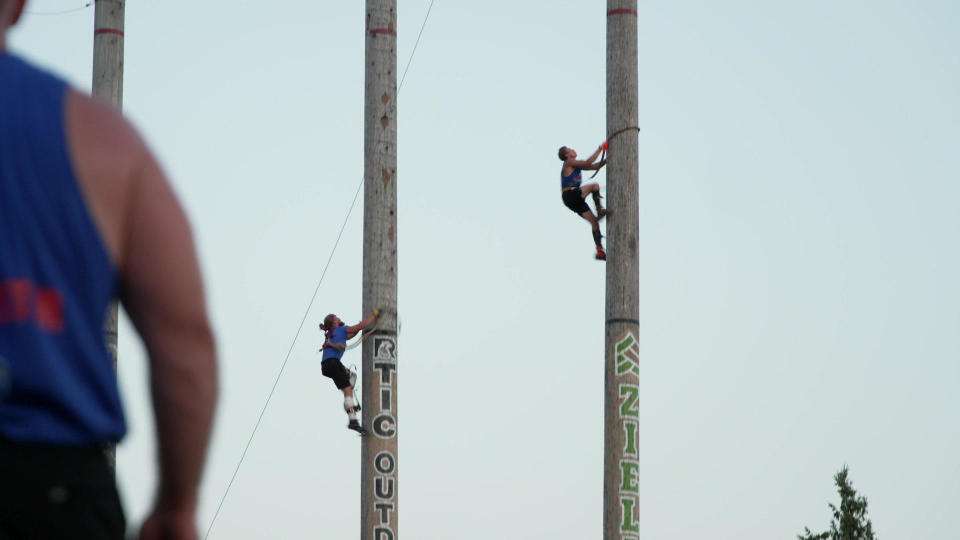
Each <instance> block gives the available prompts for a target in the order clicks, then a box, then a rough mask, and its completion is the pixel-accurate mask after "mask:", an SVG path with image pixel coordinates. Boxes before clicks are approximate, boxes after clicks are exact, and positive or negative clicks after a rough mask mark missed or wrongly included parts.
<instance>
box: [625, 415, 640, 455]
mask: <svg viewBox="0 0 960 540" xmlns="http://www.w3.org/2000/svg"><path fill="white" fill-rule="evenodd" d="M623 429H624V431H625V432H626V433H624V438H625V439H626V440H627V444H626V446H624V447H623V453H624V455H627V456H636V455H637V423H636V422H624V423H623Z"/></svg>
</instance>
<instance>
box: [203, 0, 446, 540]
mask: <svg viewBox="0 0 960 540" xmlns="http://www.w3.org/2000/svg"><path fill="white" fill-rule="evenodd" d="M433 2H434V0H430V6H429V7H428V8H427V14H426V15H425V16H424V18H423V24H422V25H420V33H419V34H417V41H416V43H414V45H413V50H412V51H411V52H410V58H409V59H407V66H406V67H405V68H404V70H403V76H402V77H401V79H400V84H399V86H398V87H397V96H398V97H399V96H400V90H402V89H403V82H404V81H405V80H406V77H407V70H409V69H410V64H411V62H413V55H414V54H415V53H416V52H417V45H419V44H420V36H421V35H423V29H424V28H425V27H426V25H427V19H429V18H430V10H431V9H433ZM362 187H363V178H361V179H360V184H358V185H357V191H356V193H354V194H353V201H352V202H351V203H350V208H349V209H348V210H347V216H346V217H345V218H344V219H343V224H342V225H341V226H340V232H339V233H337V240H336V242H334V244H333V249H331V250H330V256H329V257H328V258H327V264H326V265H324V267H323V272H322V273H321V274H320V280H319V281H318V282H317V286H316V288H315V289H314V290H313V296H312V297H310V303H309V304H307V309H306V311H305V312H304V314H303V318H302V319H301V320H300V326H299V327H297V333H296V335H294V337H293V342H292V343H290V348H289V349H288V350H287V355H286V357H284V359H283V364H281V365H280V372H279V373H277V377H276V379H274V381H273V387H272V388H270V393H269V394H268V395H267V400H266V401H265V402H264V404H263V408H262V409H261V410H260V416H258V417H257V423H256V424H254V426H253V432H252V433H251V434H250V438H249V439H247V444H246V446H245V447H244V448H243V453H242V454H241V455H240V461H239V463H237V468H236V469H234V471H233V476H232V477H231V478H230V482H229V483H228V484H227V489H226V490H225V491H224V492H223V497H221V498H220V503H219V504H218V505H217V511H216V512H214V514H213V519H211V520H210V526H209V527H207V532H206V533H205V534H204V535H203V538H204V540H206V539H207V537H208V536H210V531H212V530H213V525H214V523H216V521H217V516H219V515H220V510H221V509H222V508H223V503H224V502H225V501H226V500H227V495H228V494H229V493H230V488H231V487H232V486H233V482H234V481H235V480H236V479H237V473H239V472H240V466H241V465H243V460H244V458H246V457H247V450H249V449H250V443H252V442H253V438H254V436H255V435H256V434H257V429H259V428H260V422H261V421H262V420H263V415H264V413H266V412H267V407H268V406H269V405H270V399H271V398H273V393H274V391H276V389H277V383H279V382H280V377H281V376H282V375H283V370H284V368H286V366H287V361H288V360H290V354H291V353H292V352H293V346H294V345H295V344H296V343H297V339H298V338H299V337H300V332H301V331H302V330H303V324H304V323H305V322H306V320H307V315H309V313H310V308H311V307H313V302H314V301H315V300H316V298H317V292H318V291H319V290H320V284H321V283H323V278H324V276H326V275H327V269H328V268H329V267H330V262H331V261H332V260H333V255H334V253H336V251H337V246H338V245H340V237H341V236H343V230H344V228H346V226H347V222H348V221H349V220H350V215H351V214H352V213H353V207H354V206H355V205H356V204H357V197H358V196H359V195H360V189H361V188H362ZM375 330H376V326H374V328H373V329H372V330H371V331H370V332H369V333H367V332H364V333H363V336H362V337H361V338H360V340H359V341H358V342H357V343H355V344H354V345H353V346H354V347H356V346H357V345H358V344H359V343H363V340H365V339H366V338H367V336H368V335H373V333H374V331H375ZM398 331H399V317H398Z"/></svg>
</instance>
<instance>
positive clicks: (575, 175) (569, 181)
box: [560, 167, 583, 188]
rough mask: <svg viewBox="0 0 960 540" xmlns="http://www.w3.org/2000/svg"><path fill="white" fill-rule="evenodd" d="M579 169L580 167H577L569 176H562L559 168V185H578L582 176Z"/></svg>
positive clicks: (562, 186)
mask: <svg viewBox="0 0 960 540" xmlns="http://www.w3.org/2000/svg"><path fill="white" fill-rule="evenodd" d="M580 170H581V169H580V167H577V168H576V169H574V170H573V172H572V173H570V176H564V175H563V169H560V187H561V188H568V187H580V182H581V180H582V178H583V177H582V176H580Z"/></svg>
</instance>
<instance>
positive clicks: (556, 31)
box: [10, 0, 960, 540]
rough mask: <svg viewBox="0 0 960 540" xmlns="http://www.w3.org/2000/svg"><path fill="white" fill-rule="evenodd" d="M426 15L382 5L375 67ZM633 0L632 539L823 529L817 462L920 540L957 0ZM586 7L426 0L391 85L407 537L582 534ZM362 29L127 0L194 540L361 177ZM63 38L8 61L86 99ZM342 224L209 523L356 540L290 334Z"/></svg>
mask: <svg viewBox="0 0 960 540" xmlns="http://www.w3.org/2000/svg"><path fill="white" fill-rule="evenodd" d="M84 3H85V2H84V1H83V0H31V1H30V2H29V3H28V8H29V9H31V10H32V11H36V12H48V11H60V10H64V9H71V8H76V7H81V6H83V4H84ZM428 5H429V0H417V1H407V0H400V1H399V6H398V12H399V21H398V31H399V35H398V52H399V55H398V58H399V64H400V65H399V66H398V67H399V69H401V70H402V68H403V66H404V65H405V64H406V61H407V58H408V57H409V55H410V52H411V50H412V48H413V44H414V41H415V39H416V36H417V32H418V30H419V29H420V24H421V23H422V21H423V18H424V15H425V14H426V12H427V6H428ZM639 11H640V16H639V19H638V20H639V48H640V57H639V66H638V69H639V75H640V76H639V80H640V123H641V126H642V127H643V132H642V133H641V136H640V194H639V195H640V248H641V269H640V291H641V306H640V314H639V316H640V321H641V327H640V329H641V334H642V335H641V377H640V381H641V392H642V402H641V411H642V413H641V414H642V416H641V434H640V444H641V451H640V462H641V463H640V464H641V480H640V484H641V494H640V504H641V507H640V516H641V530H642V537H644V538H658V539H678V540H679V539H690V538H731V539H732V538H736V539H738V540H742V539H757V540H761V539H770V538H791V537H793V535H795V534H797V533H799V532H801V531H802V530H803V527H804V526H805V525H806V526H810V527H811V528H812V529H814V530H822V529H824V528H826V527H827V524H828V521H829V513H828V509H827V502H828V501H836V500H837V496H836V493H835V490H834V487H833V485H832V475H833V474H834V473H835V472H836V471H837V470H838V469H840V468H841V467H842V466H843V465H844V464H848V465H849V466H850V468H851V478H852V480H853V482H854V485H855V487H856V488H858V489H859V490H860V491H861V492H862V493H863V494H864V495H866V496H867V498H868V500H869V502H870V511H869V516H870V517H871V518H872V519H873V523H874V526H875V530H876V531H877V532H878V533H879V535H880V537H881V538H888V539H895V538H909V539H911V540H923V539H931V540H941V539H944V538H950V537H955V536H956V526H955V521H956V520H955V517H956V509H957V508H958V507H960V460H958V458H957V456H958V455H960V428H958V422H957V413H958V411H960V392H958V389H960V280H958V279H957V276H958V275H960V254H958V248H957V245H958V233H960V217H958V212H957V209H958V207H960V182H958V177H960V175H958V172H960V153H958V152H957V148H958V147H960V144H958V143H960V140H958V139H960V138H958V135H957V126H958V125H960V97H958V92H957V89H958V88H960V39H958V37H957V36H960V4H958V3H956V2H953V1H949V0H942V1H935V0H917V1H914V2H901V1H893V0H879V1H877V0H874V1H869V2H868V1H866V0H851V1H847V2H828V1H825V0H813V1H807V2H790V3H788V2H762V1H759V0H753V1H747V0H730V1H726V2H715V1H710V0H680V1H674V2H641V3H640V5H639ZM605 19H606V17H605V5H604V4H603V3H601V2H598V1H596V0H568V1H549V2H548V1H546V0H538V1H532V0H487V1H483V2H479V1H475V2H464V1H449V0H437V1H436V3H435V5H434V7H433V12H432V14H431V15H430V19H429V21H428V23H427V27H426V30H425V32H424V34H423V38H422V40H421V43H420V45H419V48H418V50H417V52H416V56H415V57H414V60H413V63H412V66H411V68H410V71H409V73H408V75H407V80H406V83H405V84H404V87H403V89H402V91H401V93H400V97H399V106H400V108H399V113H398V126H399V131H398V142H399V144H398V149H399V157H398V160H399V162H398V186H399V190H400V191H399V214H398V216H399V226H398V233H399V257H400V276H399V312H400V318H401V323H402V329H401V335H400V343H399V351H400V359H399V362H400V366H399V374H400V376H399V381H400V387H399V395H398V398H399V427H400V431H399V478H400V481H399V495H400V505H399V531H400V534H401V535H402V536H403V538H406V539H408V540H448V539H450V538H457V539H458V540H489V539H490V538H510V539H513V538H517V539H524V540H527V539H551V540H556V539H571V540H572V539H583V538H597V537H599V535H600V530H601V521H602V513H601V511H602V508H601V507H602V499H601V488H602V448H603V437H602V427H603V424H602V422H603V417H602V412H603V411H602V384H603V369H602V362H603V295H604V292H603V285H604V280H603V275H604V273H603V265H602V263H598V262H596V261H594V260H593V259H592V241H591V238H590V233H589V229H588V227H587V226H586V225H585V224H584V223H583V222H581V221H580V220H578V218H576V217H575V216H573V214H571V213H570V212H569V211H568V210H567V209H566V208H564V207H563V206H562V203H561V201H560V194H559V190H558V189H557V187H558V180H559V179H558V174H559V168H560V163H559V161H557V158H556V150H557V148H558V147H559V146H561V145H569V146H572V147H573V148H575V149H578V150H580V151H581V153H587V152H588V151H589V150H590V149H591V148H593V147H595V145H597V144H599V143H600V142H601V141H602V139H603V137H604V133H605V132H606V127H605V120H604V119H605V113H604V107H605V95H606V94H605V92H606V90H605V87H604V85H605V76H604V68H605V66H604V63H605V55H604V47H605ZM363 24H364V8H363V3H362V2H315V1H308V0H291V1H286V2H252V1H242V0H233V1H229V2H228V1H224V0H207V1H204V2H193V1H187V0H164V1H162V2H157V1H153V2H143V1H137V0H128V5H127V19H126V78H125V84H124V90H125V93H124V108H125V112H126V113H127V114H128V115H129V116H130V117H131V118H132V119H133V120H134V121H135V122H136V124H137V125H138V126H139V128H140V129H141V130H142V131H143V132H144V134H145V136H146V137H147V139H148V140H149V141H150V142H151V144H152V146H153V148H154V149H155V151H156V152H157V154H158V155H159V156H160V158H161V160H162V161H163V163H164V164H165V166H166V169H167V170H168V172H169V174H170V176H171V179H172V181H173V182H174V184H175V186H176V188H177V191H178V192H179V193H180V195H181V197H182V200H183V202H184V205H185V206H186V208H187V210H188V212H189V214H190V216H191V219H192V222H193V225H194V227H195V231H196V234H197V237H198V241H199V247H200V250H201V258H202V262H203V267H204V276H205V278H206V281H207V286H208V291H209V303H210V310H211V314H212V317H213V320H214V323H215V325H216V330H217V334H218V338H219V344H220V352H221V362H222V396H221V400H220V408H219V412H218V417H217V424H216V428H215V433H214V437H213V442H212V446H211V451H210V461H209V466H208V469H207V474H206V478H205V482H204V485H203V490H202V498H201V503H200V508H199V515H198V520H199V525H200V528H201V531H205V530H206V529H207V527H208V525H209V524H210V521H211V519H212V518H213V515H214V512H215V511H216V508H217V504H218V503H219V501H220V498H221V497H222V496H223V493H224V490H225V488H226V486H227V483H228V482H229V480H230V477H231V475H232V474H233V472H234V469H235V467H236V466H237V463H238V460H239V458H240V455H241V452H242V451H243V447H244V445H245V444H246V442H247V439H248V437H249V436H250V433H251V430H252V429H253V426H254V423H255V422H256V419H257V416H258V414H259V413H260V410H261V408H262V406H263V404H264V400H265V399H266V397H267V394H268V393H269V391H270V388H271V386H272V385H273V382H274V379H275V378H276V376H277V374H278V372H279V371H280V366H281V363H282V362H283V358H284V355H285V354H286V353H287V350H288V349H289V348H290V346H291V342H292V341H293V338H294V335H295V333H296V330H297V326H298V324H299V322H300V320H301V318H302V317H303V315H304V311H305V310H306V308H307V305H308V303H309V302H310V297H311V295H312V293H313V291H314V288H315V287H316V285H317V281H318V279H319V277H320V272H321V271H322V269H323V265H324V264H325V262H326V260H327V257H328V256H329V254H330V250H331V248H332V247H333V242H334V239H335V236H336V233H337V231H338V229H339V227H340V224H341V223H342V221H343V219H344V217H345V215H346V212H347V208H348V205H349V203H350V200H351V198H352V197H353V193H354V192H355V190H356V188H357V185H358V183H359V182H360V180H361V178H362V174H363V171H362V167H363V160H362V152H363V148H362V146H363V140H362V132H363V110H362V107H363V104H362V99H363ZM92 29H93V8H92V7H90V8H87V9H81V10H78V11H76V12H73V13H69V14H65V15H57V16H45V15H28V16H27V17H26V18H25V19H24V20H23V21H22V23H21V24H20V26H19V27H18V28H17V29H16V30H15V31H14V32H13V34H12V36H11V42H10V48H11V50H12V51H13V52H15V53H18V54H22V55H24V56H26V57H27V58H29V59H31V60H32V61H34V62H36V63H38V64H40V65H42V66H45V67H48V68H50V69H53V70H55V71H57V72H58V73H60V74H62V75H63V76H65V77H66V78H68V79H69V80H70V81H72V82H73V83H74V84H75V85H77V86H78V87H80V88H82V89H89V87H90V73H91V69H92V68H91V66H92V43H93V37H92ZM597 178H598V179H599V180H600V182H601V184H603V183H604V181H605V180H604V173H602V172H601V174H600V175H599V176H598V177H597ZM361 199H362V198H361ZM361 216H362V210H361V209H359V208H358V209H357V210H356V211H355V212H354V214H353V216H352V217H351V218H350V221H349V223H348V225H347V228H346V232H345V233H344V239H343V242H342V244H341V246H340V248H339V249H338V251H337V252H336V255H335V257H334V259H333V262H332V265H331V268H330V270H329V273H328V274H327V277H326V278H325V280H324V282H323V283H322V284H321V286H320V289H319V294H318V297H317V301H316V303H315V304H314V307H313V309H312V310H311V312H310V314H309V317H310V319H309V322H308V324H307V325H306V328H305V331H304V333H303V334H302V335H301V336H300V338H299V340H298V341H297V342H296V344H295V345H294V348H293V354H292V355H291V357H290V361H289V363H288V364H287V366H286V369H285V371H284V373H283V376H282V378H281V379H280V381H279V384H278V386H277V391H276V394H275V395H274V397H273V399H272V401H271V403H270V407H269V409H268V410H267V412H266V414H265V416H264V420H263V424H262V425H261V428H260V430H259V432H258V433H257V435H256V438H255V439H254V441H253V444H252V445H251V447H250V451H249V453H248V454H247V457H246V460H245V461H244V463H243V466H242V467H241V469H240V472H239V474H238V476H237V480H236V483H235V484H234V486H233V488H232V490H231V492H230V495H229V497H228V498H227V500H226V502H225V504H224V506H223V510H222V511H221V513H220V515H219V517H218V518H217V521H216V524H215V526H214V528H213V531H212V533H211V535H210V538H222V539H236V538H250V539H259V538H284V539H307V538H323V539H348V538H356V537H357V536H358V528H359V513H360V502H359V478H360V472H359V448H360V443H359V440H358V438H357V437H356V436H355V435H354V434H353V433H352V432H349V431H347V430H346V429H345V424H346V418H345V415H344V413H343V410H342V407H341V399H340V397H338V396H339V394H338V393H337V392H336V390H335V388H334V386H333V384H332V383H331V381H330V380H328V379H324V378H323V377H321V375H320V363H319V358H318V356H317V354H316V353H315V351H316V349H317V347H318V346H319V345H320V343H321V336H320V334H319V332H317V331H316V330H315V328H316V322H317V321H318V320H319V319H320V318H321V317H322V316H323V315H324V314H326V313H328V312H331V311H335V312H337V313H338V314H340V315H341V316H342V317H343V318H344V319H346V320H347V321H349V322H351V323H352V322H354V321H356V320H358V319H359V318H360V317H361V315H362V314H361V313H360V293H361V283H360V276H361V235H362V231H361V226H362V219H361ZM347 361H348V363H349V362H355V363H358V364H359V354H358V352H357V351H354V352H352V353H348V355H347ZM144 363H145V361H144V357H143V353H142V349H141V347H140V344H139V342H138V340H137V338H136V336H135V334H134V333H133V331H132V330H131V327H130V325H129V324H128V323H127V322H126V321H124V322H123V325H122V327H121V334H120V376H121V379H122V381H121V384H122V389H123V394H124V398H125V403H126V406H127V412H128V417H129V420H130V424H131V431H130V436H129V437H128V438H127V439H126V441H125V442H124V444H123V445H122V446H121V448H120V451H119V455H118V479H119V483H120V488H121V490H122V495H123V498H124V502H125V505H126V508H127V512H128V514H129V518H130V520H131V521H132V522H133V523H138V522H139V521H140V520H141V519H142V518H143V516H144V514H145V512H146V511H147V509H148V507H149V503H150V498H151V494H152V490H153V486H154V475H155V471H154V465H153V459H152V452H153V440H152V425H151V419H150V416H149V403H148V399H147V393H146V386H145V369H144V367H145V366H144Z"/></svg>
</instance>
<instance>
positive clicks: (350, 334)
mask: <svg viewBox="0 0 960 540" xmlns="http://www.w3.org/2000/svg"><path fill="white" fill-rule="evenodd" d="M376 318H377V316H376V315H374V314H373V313H371V314H370V315H368V316H367V318H366V319H364V320H362V321H360V322H358V323H357V324H355V325H353V326H348V327H347V339H350V338H352V337H353V336H355V335H357V332H359V331H361V330H363V329H364V328H366V327H368V326H370V324H371V323H372V322H373V320H374V319H376Z"/></svg>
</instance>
